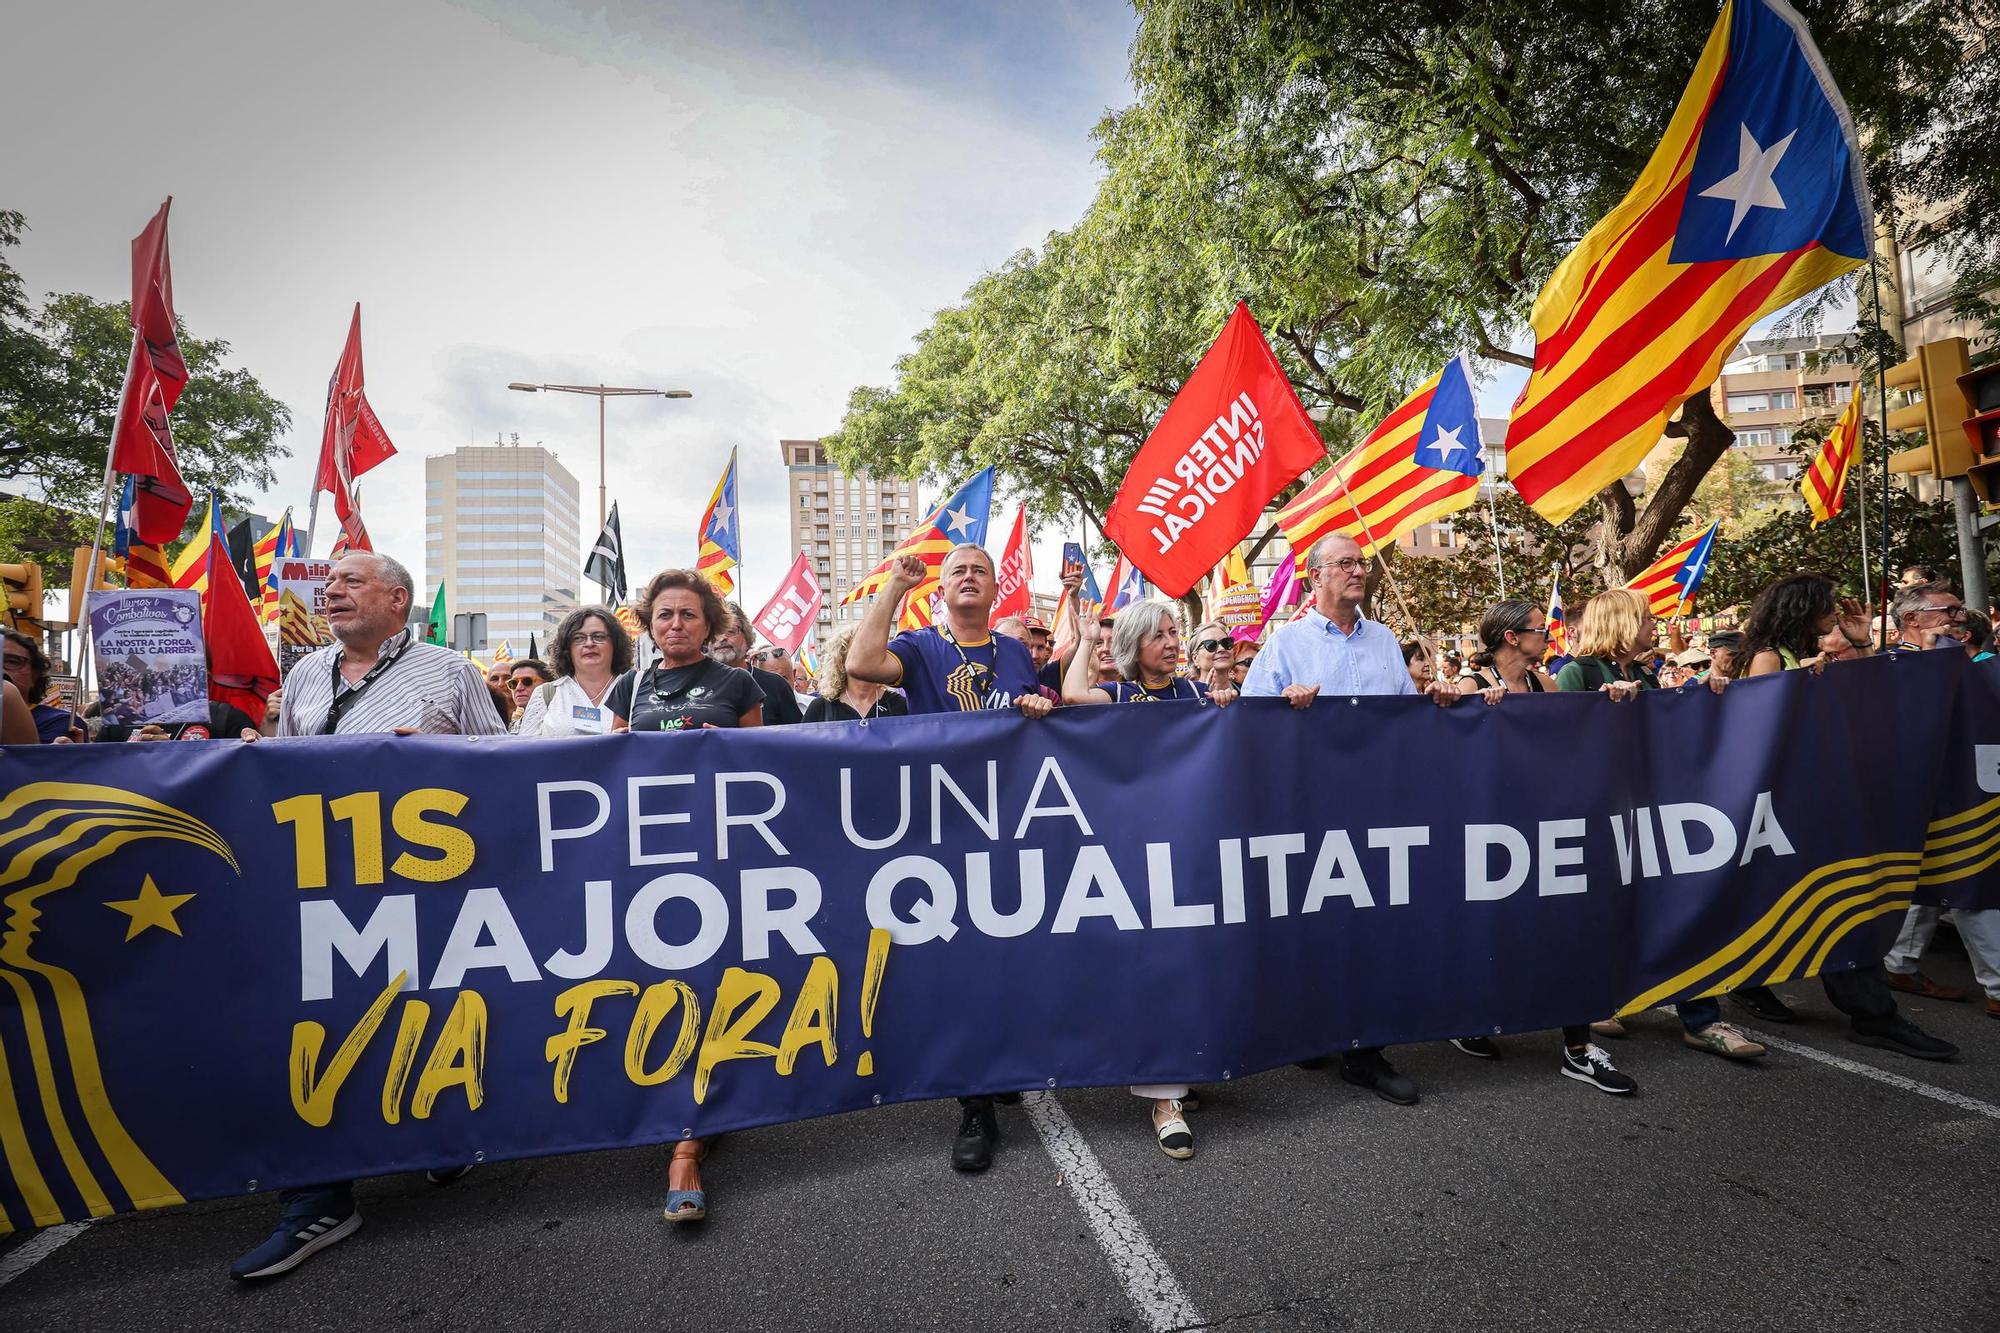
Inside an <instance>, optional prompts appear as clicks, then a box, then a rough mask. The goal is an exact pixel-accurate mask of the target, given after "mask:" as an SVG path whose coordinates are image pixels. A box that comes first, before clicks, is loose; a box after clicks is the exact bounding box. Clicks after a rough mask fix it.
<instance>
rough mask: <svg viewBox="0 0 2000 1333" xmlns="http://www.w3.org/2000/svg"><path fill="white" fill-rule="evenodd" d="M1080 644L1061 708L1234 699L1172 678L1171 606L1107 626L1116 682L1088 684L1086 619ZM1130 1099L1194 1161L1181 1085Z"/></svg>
mask: <svg viewBox="0 0 2000 1333" xmlns="http://www.w3.org/2000/svg"><path fill="white" fill-rule="evenodd" d="M1082 632H1083V643H1082V646H1081V648H1080V649H1079V650H1078V652H1077V654H1076V656H1075V657H1072V658H1071V659H1070V663H1069V669H1068V671H1066V672H1065V673H1064V675H1063V702H1064V703H1066V704H1125V703H1134V704H1137V703H1172V702H1176V701H1178V702H1182V703H1195V704H1199V703H1213V704H1215V705H1216V706H1217V707H1218V708H1220V707H1222V706H1224V705H1225V704H1228V703H1229V702H1230V701H1231V700H1233V699H1234V698H1235V697H1236V691H1235V689H1234V688H1233V687H1232V688H1224V689H1214V690H1211V689H1210V688H1209V687H1208V686H1206V685H1203V684H1200V683H1198V682H1196V681H1192V680H1188V679H1186V678H1185V677H1183V676H1181V675H1179V674H1178V673H1177V668H1179V666H1180V661H1181V635H1180V627H1179V622H1178V620H1177V618H1176V617H1175V615H1174V604H1173V603H1172V602H1168V601H1163V600H1161V599H1160V598H1158V597H1149V598H1147V599H1145V600H1144V601H1140V602H1134V603H1132V604H1131V605H1130V606H1128V607H1126V608H1125V609H1124V610H1122V611H1120V612H1119V613H1118V615H1117V617H1116V618H1115V619H1114V620H1113V621H1112V623H1111V657H1112V659H1113V660H1114V661H1115V662H1116V663H1117V665H1118V674H1119V677H1120V678H1119V679H1118V680H1114V681H1110V682H1108V683H1103V684H1093V683H1092V677H1093V676H1094V675H1096V674H1097V673H1096V671H1095V669H1094V668H1093V667H1092V666H1091V665H1090V663H1091V661H1092V660H1093V659H1094V658H1095V657H1096V656H1097V650H1098V647H1099V643H1098V640H1099V638H1100V637H1101V636H1102V634H1103V630H1102V628H1101V627H1100V626H1099V625H1098V624H1097V623H1096V622H1095V621H1094V620H1089V619H1086V620H1084V622H1083V624H1082ZM1130 1091H1131V1093H1132V1095H1133V1096H1134V1097H1144V1098H1145V1099H1146V1100H1148V1101H1150V1102H1152V1104H1153V1137H1154V1138H1155V1139H1156V1140H1157V1141H1158V1142H1159V1145H1160V1151H1161V1152H1163V1153H1165V1154H1166V1155H1167V1156H1169V1157H1172V1158H1174V1159H1175V1160H1177V1161H1186V1160H1187V1159H1188V1158H1190V1157H1193V1156H1194V1134H1193V1133H1192V1132H1191V1131H1190V1130H1189V1129H1188V1126H1187V1121H1186V1120H1185V1119H1183V1118H1182V1115H1181V1113H1182V1112H1183V1111H1186V1110H1191V1109H1193V1108H1194V1107H1195V1106H1196V1105H1198V1104H1199V1103H1198V1101H1197V1099H1196V1098H1195V1096H1194V1095H1193V1090H1192V1089H1190V1088H1189V1087H1188V1085H1187V1084H1185V1083H1137V1084H1134V1085H1133V1086H1132V1088H1131V1089H1130Z"/></svg>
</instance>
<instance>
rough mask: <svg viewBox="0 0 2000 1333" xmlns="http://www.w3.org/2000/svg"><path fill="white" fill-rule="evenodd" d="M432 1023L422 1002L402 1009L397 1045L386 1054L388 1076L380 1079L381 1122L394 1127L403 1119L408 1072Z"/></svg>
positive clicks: (415, 1061)
mask: <svg viewBox="0 0 2000 1333" xmlns="http://www.w3.org/2000/svg"><path fill="white" fill-rule="evenodd" d="M430 1021H431V1007H430V1006H429V1005H428V1004H425V1003H424V1002H423V1001H422V1000H411V1001H410V1002H409V1003H408V1004H406V1005H404V1006H403V1018H402V1021H401V1022H400V1023H399V1024H398V1025H397V1027H396V1044H395V1045H394V1046H393V1047H391V1048H390V1050H389V1072H388V1073H387V1074H385V1075H383V1078H382V1119H383V1120H384V1121H386V1122H387V1123H389V1124H391V1125H393V1124H395V1123H396V1122H397V1121H399V1120H401V1119H402V1118H403V1093H404V1091H405V1090H406V1089H408V1087H409V1086H410V1070H411V1069H412V1068H413V1067H415V1065H416V1063H417V1043H418V1042H420V1041H422V1040H423V1039H424V1028H425V1027H426V1026H427V1025H428V1024H429V1023H430Z"/></svg>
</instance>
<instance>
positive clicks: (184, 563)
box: [174, 491, 229, 593]
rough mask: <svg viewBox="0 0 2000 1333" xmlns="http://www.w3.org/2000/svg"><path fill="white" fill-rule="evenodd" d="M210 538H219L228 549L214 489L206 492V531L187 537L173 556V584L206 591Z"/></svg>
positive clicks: (219, 505) (219, 498)
mask: <svg viewBox="0 0 2000 1333" xmlns="http://www.w3.org/2000/svg"><path fill="white" fill-rule="evenodd" d="M210 538H220V539H221V540H222V544H223V549H224V550H225V551H226V550H228V549H229V539H228V538H227V537H226V536H224V535H223V531H222V499H221V497H220V496H218V495H217V494H216V493H215V492H214V491H210V492H209V493H208V532H207V534H205V535H203V534H197V535H196V536H194V537H191V538H189V539H188V544H187V546H186V547H184V548H183V549H182V551H181V553H180V554H179V555H178V556H175V557H174V586H175V587H176V588H192V589H194V590H195V591H196V592H203V593H205V592H207V591H208V547H209V540H210Z"/></svg>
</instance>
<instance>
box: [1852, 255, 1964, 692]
mask: <svg viewBox="0 0 2000 1333" xmlns="http://www.w3.org/2000/svg"><path fill="white" fill-rule="evenodd" d="M1868 285H1869V287H1870V288H1871V289H1872V291H1873V300H1874V305H1875V332H1876V333H1877V334H1878V335H1879V336H1878V338H1877V340H1876V347H1875V406H1876V410H1877V412H1879V413H1880V414H1881V422H1882V579H1881V582H1880V583H1879V584H1877V585H1876V589H1875V595H1874V596H1872V597H1870V598H1869V599H1868V600H1869V602H1870V603H1871V604H1873V605H1874V607H1875V615H1876V624H1877V625H1878V626H1879V627H1880V628H1879V629H1877V631H1876V644H1875V651H1876V652H1878V653H1886V652H1888V651H1889V366H1888V362H1887V361H1886V360H1884V356H1885V353H1884V352H1883V350H1882V340H1883V339H1886V338H1887V337H1888V331H1887V330H1885V329H1884V328H1883V327H1882V273H1881V256H1880V255H1878V254H1876V253H1875V252H1874V249H1873V248H1872V247H1871V248H1870V251H1869V255H1868ZM1900 345H1901V340H1900V339H1899V340H1898V346H1900ZM1855 387H1856V388H1859V387H1860V386H1859V385H1856V386H1855ZM1856 424H1857V429H1856V430H1855V434H1856V435H1857V436H1858V435H1859V434H1860V433H1861V432H1860V430H1859V428H1858V426H1859V423H1858V422H1857V423H1856ZM1855 451H1856V452H1857V453H1859V452H1860V442H1859V441H1858V440H1857V441H1856V447H1855ZM1861 470H1862V471H1863V472H1864V473H1865V472H1867V471H1868V459H1867V456H1866V455H1865V454H1864V455H1863V456H1862V459H1861ZM1861 526H1863V527H1864V528H1865V527H1867V526H1868V513H1867V511H1866V510H1863V511H1862V513H1861ZM1861 587H1862V591H1864V592H1865V591H1867V588H1868V580H1867V577H1866V573H1865V571H1864V574H1863V577H1862V581H1861ZM1982 609H1983V608H1982Z"/></svg>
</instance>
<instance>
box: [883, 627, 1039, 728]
mask: <svg viewBox="0 0 2000 1333" xmlns="http://www.w3.org/2000/svg"><path fill="white" fill-rule="evenodd" d="M889 651H890V652H892V653H894V654H895V655H896V660H897V661H898V662H901V663H902V664H903V678H902V679H901V680H899V681H898V682H896V683H897V684H899V685H901V686H902V687H903V692H904V693H905V694H907V695H908V696H909V699H910V711H911V712H912V713H975V712H978V711H979V710H980V709H983V708H1012V707H1013V706H1014V701H1015V700H1017V699H1019V698H1021V697H1022V696H1023V695H1029V694H1038V693H1040V691H1039V690H1038V689H1037V688H1036V681H1035V659H1034V658H1033V657H1031V656H1029V655H1028V646H1027V645H1026V644H1024V643H1022V642H1021V641H1020V640H1019V639H1010V638H1008V637H1007V636H1006V635H1004V634H1001V635H988V636H987V637H986V638H984V639H981V640H980V641H979V642H977V643H954V642H953V641H952V639H951V635H950V633H949V631H948V630H946V629H945V627H944V626H942V625H933V626H931V627H930V628H929V629H906V630H904V631H903V632H902V633H901V634H898V635H897V636H896V637H895V638H893V639H891V640H889Z"/></svg>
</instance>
